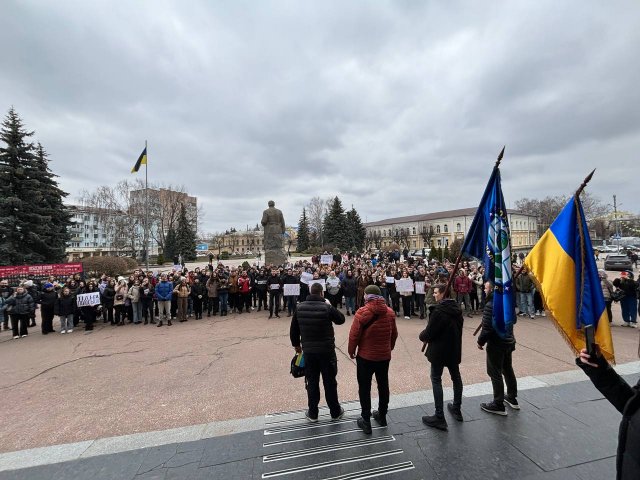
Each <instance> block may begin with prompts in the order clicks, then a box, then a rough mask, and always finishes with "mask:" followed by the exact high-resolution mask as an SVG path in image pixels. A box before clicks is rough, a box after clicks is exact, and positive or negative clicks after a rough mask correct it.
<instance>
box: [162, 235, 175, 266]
mask: <svg viewBox="0 0 640 480" xmlns="http://www.w3.org/2000/svg"><path fill="white" fill-rule="evenodd" d="M176 248H177V247H176V231H175V230H174V229H173V227H169V230H168V231H167V237H166V239H165V241H164V251H163V254H164V258H167V259H170V260H171V261H172V262H173V261H174V258H175V257H177V256H178V252H177V250H176Z"/></svg>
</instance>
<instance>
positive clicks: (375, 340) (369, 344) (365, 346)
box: [349, 285, 398, 434]
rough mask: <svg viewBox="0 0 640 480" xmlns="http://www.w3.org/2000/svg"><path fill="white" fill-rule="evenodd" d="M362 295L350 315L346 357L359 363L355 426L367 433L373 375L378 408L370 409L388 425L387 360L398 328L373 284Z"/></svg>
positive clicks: (377, 418)
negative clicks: (356, 420)
mask: <svg viewBox="0 0 640 480" xmlns="http://www.w3.org/2000/svg"><path fill="white" fill-rule="evenodd" d="M364 298H365V304H364V305H363V306H362V307H361V308H359V309H358V311H357V312H356V315H355V317H353V323H352V324H351V330H350V331H349V356H350V357H351V358H355V359H356V362H357V366H358V396H359V397H360V407H361V409H362V416H361V417H360V418H359V419H358V426H359V427H360V428H361V429H362V431H363V432H364V433H367V434H370V433H371V416H372V412H371V379H372V377H373V374H375V375H376V382H377V384H378V410H374V411H373V419H374V420H375V421H376V422H378V424H379V425H381V426H383V427H385V426H386V425H387V409H388V407H389V362H390V361H391V350H393V347H395V344H396V339H397V338H398V329H397V328H396V316H395V313H394V312H393V310H392V309H390V308H389V307H387V304H386V303H385V301H384V297H383V296H382V293H381V292H380V289H379V288H378V287H377V286H376V285H369V286H368V287H367V288H365V290H364ZM356 348H357V353H356Z"/></svg>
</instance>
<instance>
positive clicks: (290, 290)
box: [284, 283, 300, 297]
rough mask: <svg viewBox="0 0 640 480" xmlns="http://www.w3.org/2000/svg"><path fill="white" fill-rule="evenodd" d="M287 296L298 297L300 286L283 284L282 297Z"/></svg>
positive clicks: (297, 284)
mask: <svg viewBox="0 0 640 480" xmlns="http://www.w3.org/2000/svg"><path fill="white" fill-rule="evenodd" d="M289 295H300V284H299V283H285V284H284V296H285V297H287V296H289Z"/></svg>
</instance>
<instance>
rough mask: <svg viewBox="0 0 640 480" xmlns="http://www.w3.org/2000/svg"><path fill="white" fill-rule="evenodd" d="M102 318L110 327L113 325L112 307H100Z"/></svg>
mask: <svg viewBox="0 0 640 480" xmlns="http://www.w3.org/2000/svg"><path fill="white" fill-rule="evenodd" d="M102 317H103V318H104V320H105V321H108V322H109V323H110V324H111V325H113V305H111V306H107V305H106V304H104V305H102Z"/></svg>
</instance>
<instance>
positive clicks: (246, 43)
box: [0, 0, 640, 232]
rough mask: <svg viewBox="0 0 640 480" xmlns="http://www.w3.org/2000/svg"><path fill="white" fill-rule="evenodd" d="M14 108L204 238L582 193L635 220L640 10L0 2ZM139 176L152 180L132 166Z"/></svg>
mask: <svg viewBox="0 0 640 480" xmlns="http://www.w3.org/2000/svg"><path fill="white" fill-rule="evenodd" d="M0 44H2V45H3V48H2V60H1V66H0V110H3V112H2V115H3V116H4V114H5V113H6V111H7V110H8V108H9V107H10V106H11V105H13V106H14V107H15V108H16V110H17V111H18V113H19V115H20V116H21V117H22V119H23V120H24V121H25V123H26V126H27V127H28V128H29V129H30V130H35V131H36V135H35V138H36V139H37V140H38V141H40V142H41V143H42V144H43V145H44V146H45V148H46V149H47V150H48V152H49V154H50V156H51V168H52V170H53V171H54V172H55V173H56V174H58V175H59V176H60V179H59V181H60V184H61V186H62V187H63V189H64V190H65V191H67V192H69V193H70V200H71V201H73V200H75V199H76V198H77V196H78V193H79V192H80V191H81V190H82V189H83V188H87V189H91V188H93V187H96V186H98V185H103V184H112V185H113V184H115V183H117V182H118V181H119V180H122V179H132V178H133V177H134V175H132V174H130V173H129V172H130V170H131V167H132V166H133V164H134V163H135V160H136V159H137V157H138V155H139V153H140V152H141V150H142V148H143V147H144V141H145V139H146V140H148V142H149V150H148V152H149V180H150V181H152V182H157V183H164V184H178V185H183V186H184V187H185V188H186V190H187V191H188V192H189V193H190V194H191V195H195V196H197V197H198V201H199V203H200V204H201V205H202V206H203V207H204V212H205V217H204V219H203V220H204V222H203V226H202V228H201V230H202V231H203V232H213V231H217V230H224V229H226V228H229V227H231V226H235V227H236V228H244V226H245V225H247V224H249V225H250V226H253V225H255V223H256V222H258V221H259V220H260V217H261V213H262V210H263V209H264V208H266V206H267V205H266V204H267V201H268V200H269V199H273V200H275V201H276V206H278V207H279V208H281V209H282V210H283V212H284V216H285V220H286V222H287V223H288V224H292V225H295V224H297V221H298V217H299V216H300V213H301V211H302V207H303V205H304V204H306V203H308V201H309V199H310V198H311V197H313V196H316V195H317V196H320V197H323V198H325V197H330V196H335V195H338V196H339V197H340V198H341V199H342V201H343V203H344V205H345V207H348V208H350V206H351V204H353V205H354V206H355V208H356V209H357V210H358V211H359V213H360V214H361V216H362V219H363V221H364V220H368V221H375V220H380V219H383V218H387V217H395V216H401V215H412V214H417V213H427V212H431V211H439V210H448V209H454V208H463V207H469V206H475V205H477V204H478V202H479V200H480V197H481V195H482V192H483V190H484V187H485V184H486V181H487V179H488V177H489V174H490V169H491V167H492V165H493V163H494V162H495V158H496V156H497V154H498V152H499V151H500V149H501V148H502V145H503V144H506V146H507V148H506V154H505V159H504V161H503V168H502V182H503V190H504V194H505V197H506V201H507V204H508V205H510V204H513V203H514V202H515V201H516V200H517V199H519V198H521V197H523V196H528V197H543V196H546V195H558V194H568V193H571V192H572V191H574V190H575V189H576V188H577V187H578V185H579V184H580V182H581V181H582V179H583V178H584V177H585V176H586V174H587V173H589V171H590V170H591V169H593V168H595V167H598V171H597V172H596V176H595V177H594V179H593V180H592V182H591V184H590V186H589V190H590V191H591V192H592V193H593V194H595V195H596V196H599V197H600V198H602V199H603V200H606V201H607V202H611V201H612V199H611V196H612V195H613V194H617V195H618V202H619V203H620V204H622V206H621V208H622V209H623V210H631V211H634V212H638V211H640V199H639V193H638V192H639V190H640V189H639V188H638V183H639V180H640V159H639V153H640V62H638V52H639V48H640V6H638V4H637V3H636V2H633V1H631V0H629V1H608V2H600V1H584V0H575V1H562V2H558V1H535V2H532V1H508V2H506V1H505V2H491V1H484V2H478V1H468V2H458V1H447V2H443V1H432V2H426V1H424V2H422V1H412V0H404V1H396V2H383V1H327V0H323V1H316V2H306V1H305V2H301V1H293V0H292V1H282V2H280V1H273V2H271V1H264V2H259V1H244V2H243V1H224V2H223V1H219V2H215V1H202V2H198V1H187V2H178V1H175V2H169V1H157V0H154V1H136V2H125V1H119V2H116V1H113V0H110V1H94V0H92V1H89V2H80V1H74V2H71V1H64V0H58V1H45V0H43V1H28V0H19V1H11V0H3V1H2V2H0ZM139 175H140V176H141V178H144V173H143V170H141V172H140V173H139Z"/></svg>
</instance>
